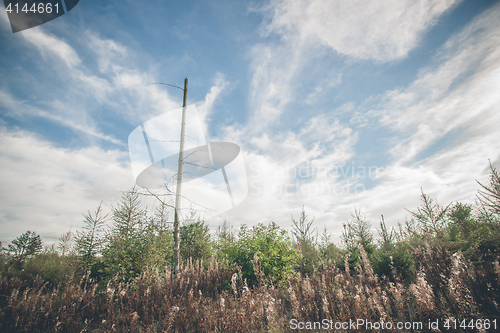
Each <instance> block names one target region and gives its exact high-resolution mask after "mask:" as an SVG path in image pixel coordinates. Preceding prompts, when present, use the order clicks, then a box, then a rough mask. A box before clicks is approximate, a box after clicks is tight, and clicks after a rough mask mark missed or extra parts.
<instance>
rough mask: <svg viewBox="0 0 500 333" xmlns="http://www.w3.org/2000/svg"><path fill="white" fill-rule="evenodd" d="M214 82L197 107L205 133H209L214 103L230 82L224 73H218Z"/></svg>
mask: <svg viewBox="0 0 500 333" xmlns="http://www.w3.org/2000/svg"><path fill="white" fill-rule="evenodd" d="M214 83H215V85H213V86H212V87H211V88H210V91H209V92H208V93H207V94H206V95H205V99H204V100H203V102H202V103H199V104H198V105H197V107H196V108H197V110H198V116H199V118H200V122H201V124H202V126H203V131H204V133H205V134H207V133H208V129H207V128H208V122H209V120H210V113H211V112H212V108H213V106H214V103H215V101H216V100H217V99H218V98H219V96H220V94H221V92H222V91H224V89H226V87H227V86H228V82H227V81H226V80H225V79H224V75H223V74H222V73H217V74H216V76H215V82H214ZM188 90H189V87H188Z"/></svg>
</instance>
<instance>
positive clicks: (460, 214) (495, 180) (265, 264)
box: [0, 167, 500, 332]
mask: <svg viewBox="0 0 500 333" xmlns="http://www.w3.org/2000/svg"><path fill="white" fill-rule="evenodd" d="M480 186H481V189H480V191H479V193H478V197H477V203H476V205H474V206H473V205H467V204H463V203H451V204H449V205H447V206H440V205H438V204H437V202H436V201H435V200H434V199H433V198H430V197H429V196H427V195H426V194H424V193H422V195H421V206H420V207H418V208H417V209H416V210H414V211H411V218H410V219H409V220H407V221H405V222H404V223H399V224H398V225H397V227H394V228H388V227H387V225H386V221H385V220H384V218H383V217H381V220H380V221H379V222H378V223H377V225H376V229H377V230H378V232H377V233H375V234H374V233H372V226H371V224H370V222H369V221H367V220H366V219H365V218H364V216H363V214H362V213H361V212H359V211H355V212H353V213H352V216H351V218H350V220H348V221H346V222H345V223H344V229H343V234H342V243H341V244H335V243H333V242H332V240H331V235H329V234H328V232H326V230H325V231H324V232H322V233H319V232H318V230H317V228H315V226H314V219H310V218H309V217H308V216H307V215H306V212H304V211H302V213H301V214H300V216H298V217H294V216H292V219H291V226H292V229H293V232H292V233H291V234H289V233H288V232H287V231H286V230H284V229H282V228H281V227H279V226H278V225H276V224H275V223H273V222H270V223H269V224H257V225H255V226H252V227H249V226H245V225H243V226H241V227H240V228H239V230H236V231H235V230H233V229H232V228H231V227H230V226H229V224H228V223H223V224H222V225H221V226H219V228H218V230H217V231H215V232H211V231H210V229H209V228H208V226H207V225H206V223H205V222H204V221H203V220H202V219H200V218H199V216H198V215H197V213H196V212H195V211H192V212H191V213H190V214H189V216H188V217H187V218H186V219H185V220H184V221H183V224H182V226H181V230H180V237H181V248H180V254H181V258H182V265H181V270H180V273H179V275H178V276H177V278H176V279H173V277H172V274H171V268H170V265H171V261H172V255H173V251H172V247H173V235H172V227H171V224H169V223H167V221H168V214H167V210H166V207H165V206H161V205H160V206H159V207H158V208H157V209H156V210H155V212H154V213H153V214H148V213H147V210H146V209H145V207H144V205H143V203H142V201H141V196H140V194H139V193H138V191H137V190H136V189H132V190H130V191H127V192H125V193H123V197H122V199H121V201H120V202H119V203H118V204H117V205H116V206H115V207H114V208H113V209H112V211H111V213H110V214H109V215H104V214H103V210H102V208H101V206H99V207H97V208H96V209H95V210H94V211H93V212H88V213H87V214H85V215H84V220H83V228H82V229H81V230H78V231H76V232H75V233H71V232H68V233H66V234H64V235H62V236H61V238H60V240H59V242H58V244H56V245H54V246H50V247H43V243H42V239H41V238H40V236H39V235H37V234H36V233H34V232H31V231H27V232H26V233H24V234H22V235H20V236H19V237H18V238H16V239H15V240H13V241H12V242H11V244H8V246H7V247H6V248H2V253H1V255H0V331H1V332H290V331H294V330H293V329H292V328H293V327H292V326H293V325H291V320H292V319H294V320H295V321H294V323H303V325H308V324H307V323H309V324H310V325H313V326H312V327H313V328H314V323H315V322H320V323H322V324H323V323H324V320H327V321H328V322H329V323H330V321H331V323H335V322H349V321H350V320H352V321H356V320H357V319H364V320H365V321H370V322H372V323H375V322H378V323H380V322H385V323H387V322H391V323H394V324H395V323H397V322H422V323H423V326H422V327H421V328H419V327H412V328H407V329H404V330H400V331H407V332H431V331H432V330H431V329H430V328H429V327H428V323H429V321H436V320H439V322H440V330H441V331H446V329H445V328H444V327H443V324H444V323H445V322H446V320H448V322H449V323H456V327H453V326H452V327H451V328H450V331H454V332H487V331H491V332H495V331H499V329H498V326H500V306H499V304H500V263H499V260H500V175H499V173H498V172H497V171H496V170H495V169H494V168H493V167H491V174H490V182H489V184H484V185H483V184H480ZM464 319H465V320H466V322H465V323H466V327H461V325H460V324H461V323H464V321H463V320H464ZM471 320H474V325H472V326H471V325H470V321H471ZM485 320H489V323H490V326H488V327H486V325H485V324H486V321H485ZM495 320H496V327H497V328H496V329H495V328H494V326H493V325H494V324H493V323H494V322H495ZM478 323H479V324H480V325H478ZM304 327H305V328H307V327H306V326H304ZM309 331H322V330H320V329H319V327H318V326H316V329H311V330H309ZM331 331H334V330H331ZM336 331H345V332H358V331H364V332H379V331H380V329H379V330H377V329H375V328H373V327H372V328H370V327H365V326H363V327H361V328H357V329H352V327H349V328H348V329H342V330H339V329H337V330H336ZM394 331H396V330H394Z"/></svg>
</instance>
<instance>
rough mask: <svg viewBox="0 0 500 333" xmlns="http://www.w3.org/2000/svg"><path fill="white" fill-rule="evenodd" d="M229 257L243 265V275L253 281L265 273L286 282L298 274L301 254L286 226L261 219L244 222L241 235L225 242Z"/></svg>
mask: <svg viewBox="0 0 500 333" xmlns="http://www.w3.org/2000/svg"><path fill="white" fill-rule="evenodd" d="M222 251H223V253H224V255H225V256H226V258H227V259H228V260H229V261H230V262H233V263H236V264H237V265H239V266H241V271H242V276H243V278H244V279H247V280H248V283H249V284H250V285H255V284H256V283H257V282H260V281H259V280H260V278H261V274H263V276H265V280H266V281H267V282H271V281H276V282H284V281H286V280H287V278H288V277H290V276H291V275H293V274H294V270H293V268H294V265H295V263H296V261H297V259H298V258H299V256H298V254H297V251H296V250H295V248H294V247H293V244H292V241H291V239H290V238H289V237H288V235H287V232H286V230H283V229H281V228H280V227H279V226H278V225H276V223H274V222H271V223H270V224H269V225H267V226H266V225H264V224H262V223H259V224H258V225H256V226H254V227H252V228H248V227H247V226H246V225H242V226H241V228H240V231H239V233H238V238H237V239H232V240H230V241H228V242H227V243H225V244H224V247H223V249H222Z"/></svg>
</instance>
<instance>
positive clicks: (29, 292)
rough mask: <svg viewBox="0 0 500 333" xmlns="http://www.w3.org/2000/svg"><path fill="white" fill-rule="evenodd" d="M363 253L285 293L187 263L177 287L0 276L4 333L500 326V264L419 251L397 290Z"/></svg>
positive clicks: (160, 282)
mask: <svg viewBox="0 0 500 333" xmlns="http://www.w3.org/2000/svg"><path fill="white" fill-rule="evenodd" d="M360 253H361V256H362V265H358V266H357V267H356V268H355V269H354V270H352V269H351V270H349V266H348V265H346V266H345V267H346V268H347V270H345V271H343V270H340V269H338V268H336V267H335V266H334V265H328V264H321V265H320V267H317V268H316V269H315V270H314V271H313V272H312V274H311V275H310V276H307V277H304V276H301V275H300V274H299V275H297V276H296V277H294V278H291V279H290V280H288V283H287V284H286V285H284V284H282V285H272V284H271V285H269V284H267V285H266V284H265V283H263V281H265V279H264V278H265V277H264V276H262V274H260V273H259V272H257V275H258V276H259V278H260V279H261V281H260V283H258V284H257V285H256V286H255V287H253V288H251V289H250V288H249V287H248V286H247V285H246V282H245V281H242V279H241V273H239V272H238V270H237V268H236V267H235V266H233V265H228V264H227V263H220V262H216V261H212V262H211V263H210V265H209V266H208V265H205V267H204V265H203V264H202V263H199V262H197V263H192V262H190V263H187V264H186V265H184V266H183V267H182V269H181V271H180V273H179V275H178V278H177V279H176V280H175V281H174V280H173V279H172V276H171V274H170V271H169V270H167V271H164V272H162V271H159V270H157V269H148V270H146V271H145V272H144V273H143V274H142V275H141V276H140V277H138V278H137V279H135V280H133V281H131V282H129V283H120V282H118V280H111V281H109V282H108V283H107V284H106V285H99V284H98V283H95V282H94V281H92V280H91V279H90V278H89V275H86V276H84V277H83V278H81V279H80V280H74V279H68V281H72V282H67V283H65V284H64V285H61V286H59V287H55V288H49V287H48V285H47V283H46V282H44V281H42V280H41V279H35V281H33V283H32V284H31V287H23V285H22V284H21V282H20V280H18V279H16V278H6V277H0V293H1V303H0V304H1V312H0V319H1V320H0V331H2V332H289V331H293V330H292V329H291V328H290V320H291V319H297V320H298V321H301V322H320V321H322V320H323V319H327V320H332V321H333V322H345V321H349V320H357V319H365V320H369V321H372V322H380V321H384V322H388V321H390V322H394V323H395V322H415V321H421V322H423V323H428V321H429V320H435V319H439V320H445V319H448V318H455V319H460V320H461V319H462V318H467V319H491V320H493V319H497V320H498V321H499V322H500V316H499V313H500V312H499V307H498V302H499V301H500V299H499V295H500V293H499V286H500V283H499V279H500V268H499V267H500V266H499V264H498V259H497V260H496V261H494V262H492V263H491V267H489V266H488V267H489V268H488V269H490V268H491V272H488V273H486V272H483V271H480V272H478V271H476V269H475V268H474V267H473V266H472V265H471V264H470V263H467V262H466V260H465V259H464V257H463V256H462V255H461V254H460V253H455V254H449V253H447V252H446V251H445V250H443V249H440V248H439V247H432V246H429V245H428V246H427V247H423V248H422V247H421V248H417V249H416V250H415V256H416V258H417V259H418V263H419V265H418V274H417V275H418V277H417V279H416V281H415V282H414V283H411V284H407V283H405V282H404V281H402V280H401V278H400V277H398V273H397V272H395V271H394V270H393V274H394V275H395V277H394V279H393V281H395V282H391V281H390V280H389V279H387V278H380V277H378V276H377V275H375V274H374V273H373V270H372V268H371V266H370V261H369V260H368V257H367V255H366V253H365V251H364V249H363V248H362V247H360ZM256 269H257V270H258V265H256ZM483 287H485V288H487V289H486V290H487V291H486V292H482V291H481V290H483V289H482V288H483ZM484 304H489V305H488V307H485V306H484ZM492 304H493V308H491V305H492ZM488 309H489V310H488ZM423 327H424V329H423V332H430V330H428V329H427V328H426V325H424V326H423ZM347 331H358V330H347ZM362 331H367V332H371V331H373V332H377V331H378V330H375V329H373V330H362ZM455 331H460V330H455ZM465 331H467V332H472V331H474V330H470V329H467V330H464V332H465ZM490 331H491V332H493V331H494V330H490Z"/></svg>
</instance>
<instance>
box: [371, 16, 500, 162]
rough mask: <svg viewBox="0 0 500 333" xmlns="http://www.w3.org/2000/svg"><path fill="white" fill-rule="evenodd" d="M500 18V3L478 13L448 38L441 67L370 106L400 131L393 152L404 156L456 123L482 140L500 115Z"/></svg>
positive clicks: (401, 158)
mask: <svg viewBox="0 0 500 333" xmlns="http://www.w3.org/2000/svg"><path fill="white" fill-rule="evenodd" d="M499 19H500V7H498V6H497V7H496V8H495V9H492V10H490V11H488V12H487V13H486V14H484V15H482V16H480V17H478V18H477V19H475V20H474V21H473V22H472V23H471V24H469V25H468V26H467V27H466V28H465V29H464V30H463V31H462V32H460V33H459V34H457V35H456V36H454V37H452V38H450V40H449V41H448V42H447V43H446V45H445V47H444V48H443V50H442V51H441V52H440V56H439V58H438V60H439V61H440V64H439V65H438V66H437V68H426V69H423V70H422V71H421V74H420V75H419V76H418V78H417V79H416V80H415V81H414V82H413V83H412V84H411V85H410V86H409V87H408V88H407V89H399V90H395V91H390V92H388V93H386V95H385V96H384V97H383V102H382V103H381V104H380V105H379V106H378V107H377V109H376V110H374V111H371V112H370V114H371V115H372V116H376V117H380V121H381V123H382V124H383V125H384V126H387V127H389V128H391V130H393V131H398V133H399V135H398V136H399V137H400V138H401V142H400V143H398V144H397V145H396V146H395V147H393V149H392V151H391V152H392V155H393V156H395V157H397V159H398V160H399V161H400V162H404V161H409V160H411V159H412V158H413V157H415V156H416V155H417V154H418V153H419V152H421V151H423V150H424V149H425V148H427V147H428V146H429V145H430V144H432V143H433V142H435V141H436V140H437V139H439V138H442V137H443V136H444V135H445V134H447V133H450V131H452V130H454V129H458V128H464V130H466V132H465V133H463V134H462V135H461V136H460V137H461V139H462V140H465V139H466V138H467V137H470V139H471V140H477V135H480V136H482V135H489V132H488V131H485V129H486V128H490V127H491V126H490V125H491V124H495V123H497V122H498V121H500V115H499V114H500V113H498V112H492V111H493V110H498V108H499V104H500V97H499V95H498V90H499V89H500V70H499V69H498V64H500V48H499V47H498V45H500V35H499V34H498V32H497V22H498V20H499ZM467 73H471V74H467ZM491 130H492V131H493V132H495V131H494V130H493V129H491ZM481 133H482V134H481Z"/></svg>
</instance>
